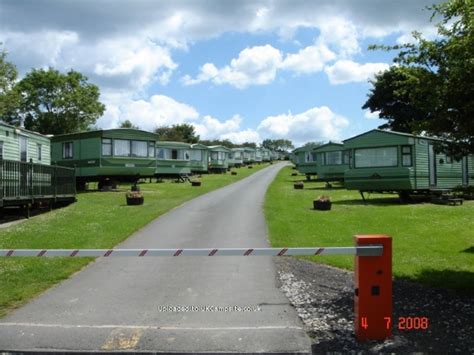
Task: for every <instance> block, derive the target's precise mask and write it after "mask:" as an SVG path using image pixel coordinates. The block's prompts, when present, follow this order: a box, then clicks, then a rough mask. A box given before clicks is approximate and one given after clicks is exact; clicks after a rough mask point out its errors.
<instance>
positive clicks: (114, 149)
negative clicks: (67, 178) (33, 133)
mask: <svg viewBox="0 0 474 355" xmlns="http://www.w3.org/2000/svg"><path fill="white" fill-rule="evenodd" d="M157 137H158V136H157V135H156V134H154V133H151V132H147V131H142V130H138V129H131V128H114V129H103V130H94V131H86V132H78V133H70V134H61V135H56V136H53V137H52V138H51V142H52V144H51V160H52V161H53V162H54V163H55V164H58V165H62V166H67V167H71V168H75V171H76V183H77V186H78V188H79V189H83V188H85V184H86V183H87V182H98V185H99V189H101V188H102V187H103V186H104V185H109V184H110V185H112V186H113V185H115V184H116V183H118V182H120V181H127V182H136V181H138V179H140V178H146V177H153V176H154V175H155V170H156V158H155V144H156V141H157V139H158V138H157Z"/></svg>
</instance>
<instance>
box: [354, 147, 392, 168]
mask: <svg viewBox="0 0 474 355" xmlns="http://www.w3.org/2000/svg"><path fill="white" fill-rule="evenodd" d="M398 147H399V146H398V145H388V146H379V147H368V148H367V147H365V148H354V149H353V151H354V153H353V157H352V159H353V162H354V169H373V168H396V167H398V166H399V165H400V164H399V160H400V157H399V152H398ZM383 148H395V151H396V153H397V159H396V164H395V165H375V166H364V167H358V166H357V151H358V150H368V149H383Z"/></svg>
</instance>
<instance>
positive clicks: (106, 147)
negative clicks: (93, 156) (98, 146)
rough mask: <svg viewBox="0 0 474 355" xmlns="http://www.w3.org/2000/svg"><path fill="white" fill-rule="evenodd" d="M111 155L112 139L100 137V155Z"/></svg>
mask: <svg viewBox="0 0 474 355" xmlns="http://www.w3.org/2000/svg"><path fill="white" fill-rule="evenodd" d="M111 155H112V139H109V138H103V139H102V156H103V157H110V156H111Z"/></svg>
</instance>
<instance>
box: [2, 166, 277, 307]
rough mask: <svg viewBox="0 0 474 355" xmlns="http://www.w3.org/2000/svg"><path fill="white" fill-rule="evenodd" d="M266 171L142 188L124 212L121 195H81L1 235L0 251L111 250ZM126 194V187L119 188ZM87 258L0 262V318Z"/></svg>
mask: <svg viewBox="0 0 474 355" xmlns="http://www.w3.org/2000/svg"><path fill="white" fill-rule="evenodd" d="M266 166H268V164H262V165H254V168H253V169H248V168H240V169H233V170H235V171H237V175H231V174H230V173H227V174H225V175H224V174H215V175H203V176H202V178H201V181H202V186H200V187H192V186H191V184H189V183H173V182H170V181H166V182H164V183H147V184H141V185H140V187H141V190H142V192H143V195H144V197H145V203H144V205H142V206H127V205H126V203H125V192H85V193H81V194H78V201H77V203H75V204H72V205H70V206H68V207H65V208H61V209H57V210H54V211H52V212H49V213H44V214H41V215H38V216H36V217H33V218H31V219H30V220H27V221H25V222H23V223H21V224H18V225H15V226H11V227H8V228H5V229H0V249H9V248H11V249H21V248H23V249H26V248H31V249H47V248H57V249H61V248H64V249H74V248H75V249H81V248H82V249H87V248H91V249H94V248H112V247H113V246H115V245H116V244H118V243H120V242H121V241H123V240H125V239H126V238H127V237H128V236H130V235H131V234H132V233H134V232H135V231H137V230H139V229H140V228H142V227H143V226H145V225H146V224H147V223H149V222H150V221H152V220H153V219H155V218H156V217H158V216H160V215H161V214H163V213H165V212H167V211H169V210H170V209H172V208H174V207H176V206H179V205H181V204H182V203H183V202H185V201H187V200H190V199H192V198H194V197H197V196H199V195H202V194H204V193H206V192H209V191H211V190H215V189H217V188H219V187H222V186H225V185H227V184H230V183H232V182H235V181H237V180H240V179H242V178H244V177H246V176H249V175H250V174H252V173H254V172H256V171H258V170H260V169H262V168H264V167H266ZM122 188H123V189H124V190H125V189H128V188H129V185H127V186H122ZM91 260H93V259H92V258H77V259H75V258H74V259H73V258H40V259H38V258H11V259H6V258H0V316H3V315H5V314H6V313H7V312H8V311H9V310H11V309H13V308H16V307H19V306H21V305H22V304H24V303H25V302H26V301H28V300H29V299H30V298H32V297H34V296H35V295H37V294H39V293H40V292H42V291H44V290H45V289H47V288H49V287H51V286H52V285H54V284H56V283H57V282H59V281H61V280H63V279H66V278H68V277H69V276H70V275H71V274H72V273H74V272H76V271H78V270H80V269H81V268H82V267H84V266H85V265H87V264H88V263H89V262H90V261H91Z"/></svg>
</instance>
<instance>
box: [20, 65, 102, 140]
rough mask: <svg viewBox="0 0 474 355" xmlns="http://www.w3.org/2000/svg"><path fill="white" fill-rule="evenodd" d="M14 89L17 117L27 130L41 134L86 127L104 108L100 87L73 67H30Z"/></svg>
mask: <svg viewBox="0 0 474 355" xmlns="http://www.w3.org/2000/svg"><path fill="white" fill-rule="evenodd" d="M14 90H16V91H17V93H18V94H19V95H20V97H21V99H20V103H19V107H18V109H17V115H18V118H20V119H23V120H24V123H25V127H26V128H27V129H31V130H33V131H37V132H40V133H43V134H63V133H72V132H77V131H83V130H86V129H87V128H88V127H89V126H91V125H93V124H95V122H96V121H97V119H98V118H99V117H100V116H101V115H102V114H103V113H104V110H105V106H104V105H103V104H102V103H101V102H99V95H100V93H99V88H98V87H97V86H96V85H94V84H91V83H89V82H88V81H87V77H85V76H84V75H82V74H81V73H79V72H76V71H74V70H71V71H69V72H68V73H66V74H62V73H60V72H59V71H57V70H54V69H52V68H49V69H48V70H44V69H33V70H32V71H31V72H29V73H28V74H27V75H26V76H25V78H23V79H22V80H21V81H20V82H19V83H18V84H17V85H16V86H15V88H14Z"/></svg>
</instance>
